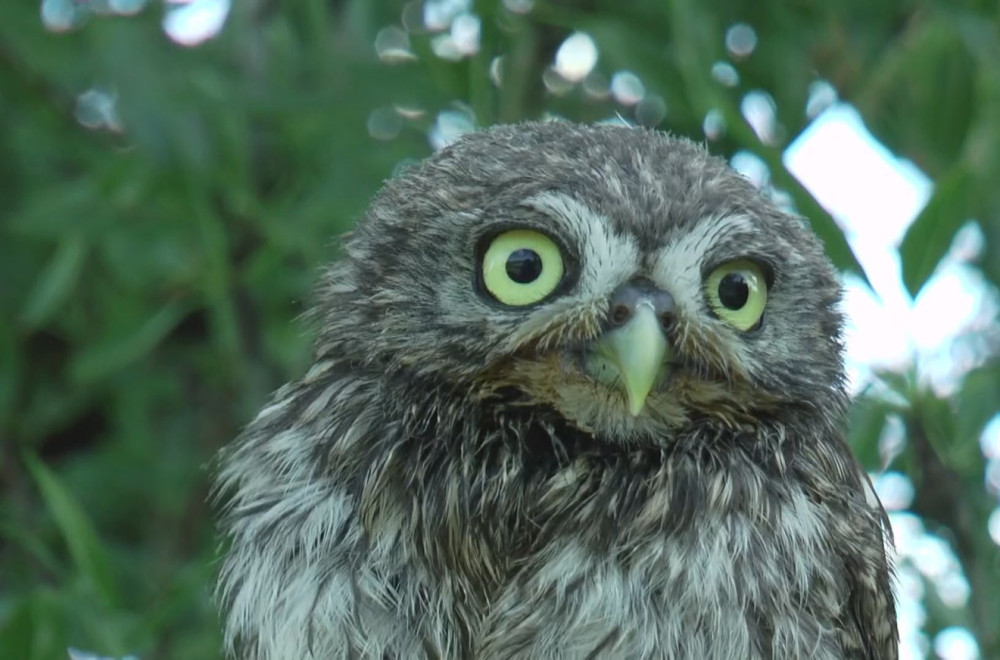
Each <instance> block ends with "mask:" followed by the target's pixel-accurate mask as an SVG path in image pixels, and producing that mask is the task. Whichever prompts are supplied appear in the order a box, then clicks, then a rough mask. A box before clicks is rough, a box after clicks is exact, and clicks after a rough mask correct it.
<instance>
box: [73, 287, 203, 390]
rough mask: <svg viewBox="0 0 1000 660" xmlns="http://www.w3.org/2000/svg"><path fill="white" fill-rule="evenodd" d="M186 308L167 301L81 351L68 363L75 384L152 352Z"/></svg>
mask: <svg viewBox="0 0 1000 660" xmlns="http://www.w3.org/2000/svg"><path fill="white" fill-rule="evenodd" d="M188 309H190V306H189V304H187V303H186V302H184V301H171V302H168V303H166V304H164V305H163V306H161V307H160V308H159V309H157V310H156V311H155V312H154V313H153V314H152V315H151V316H150V317H149V318H148V319H147V320H146V321H145V322H143V323H141V324H139V325H138V326H134V327H131V328H128V330H127V332H125V333H123V334H122V335H121V336H116V337H113V338H110V339H106V340H105V341H104V342H103V343H101V344H99V345H97V346H94V347H91V348H87V349H84V350H82V351H80V354H79V355H78V356H77V357H75V358H74V360H73V362H72V364H71V365H70V377H71V378H72V380H73V381H74V382H76V383H79V384H87V383H91V382H94V381H97V380H101V379H102V378H106V377H107V376H108V375H110V374H112V373H114V372H115V371H118V370H120V369H123V368H124V367H126V366H128V365H129V364H130V363H132V362H135V361H136V360H138V359H140V358H141V357H142V356H144V355H146V354H148V353H149V352H150V351H152V350H153V348H155V347H156V345H157V344H158V343H159V342H160V341H162V340H163V338H164V337H166V336H167V333H169V332H170V330H171V329H173V327H174V326H176V325H177V323H178V322H179V321H180V320H181V318H183V317H184V314H185V313H186V312H187V310H188Z"/></svg>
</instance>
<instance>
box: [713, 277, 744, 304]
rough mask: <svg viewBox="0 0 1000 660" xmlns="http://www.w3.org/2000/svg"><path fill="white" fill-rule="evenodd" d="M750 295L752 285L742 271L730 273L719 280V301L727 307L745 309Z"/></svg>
mask: <svg viewBox="0 0 1000 660" xmlns="http://www.w3.org/2000/svg"><path fill="white" fill-rule="evenodd" d="M749 297H750V286H749V285H748V284H747V281H746V278H745V277H743V274H742V273H729V274H728V275H726V276H725V277H723V278H722V281H720V282H719V302H721V303H722V304H723V305H724V306H725V307H726V309H733V310H736V309H743V305H746V304H747V298H749Z"/></svg>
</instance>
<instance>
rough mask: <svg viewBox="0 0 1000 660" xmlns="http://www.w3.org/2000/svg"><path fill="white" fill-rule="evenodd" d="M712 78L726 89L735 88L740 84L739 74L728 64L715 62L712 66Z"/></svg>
mask: <svg viewBox="0 0 1000 660" xmlns="http://www.w3.org/2000/svg"><path fill="white" fill-rule="evenodd" d="M712 77H713V78H715V79H716V80H718V81H719V82H720V83H721V84H723V85H725V86H726V87H736V85H738V84H739V82H740V74H738V73H737V72H736V69H735V68H734V67H733V65H732V64H730V63H729V62H716V63H715V64H713V65H712Z"/></svg>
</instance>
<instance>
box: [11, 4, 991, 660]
mask: <svg viewBox="0 0 1000 660" xmlns="http://www.w3.org/2000/svg"><path fill="white" fill-rule="evenodd" d="M998 63H1000V14H998V5H997V3H996V2H986V1H985V0H982V1H979V0H949V1H945V0H938V1H935V0H905V1H904V0H891V1H890V0H886V1H883V2H871V1H870V0H843V1H839V2H811V1H809V0H783V1H779V0H771V1H767V2H755V3H749V2H735V1H732V0H730V1H724V0H630V1H629V2H622V1H621V0H580V1H575V2H574V1H570V0H562V1H560V0H502V1H501V0H426V1H424V2H421V1H419V0H413V1H410V2H401V1H399V2H396V1H390V0H385V1H372V0H295V1H294V2H293V1H292V0H284V1H282V0H243V1H242V2H238V3H234V2H231V0H188V1H184V0H166V1H165V2H164V1H161V0H44V1H43V2H41V3H40V4H39V3H38V2H37V1H35V2H31V1H27V0H26V1H18V2H6V3H5V4H4V9H3V20H2V21H0V122H2V123H0V658H4V659H8V658H9V659H15V660H21V659H49V658H65V657H67V648H74V649H82V650H86V651H88V652H91V653H96V654H100V655H108V656H116V657H120V656H125V655H129V654H134V655H137V656H139V657H141V658H143V659H144V660H146V659H149V660H152V659H160V658H163V659H167V658H169V659H173V658H178V659H181V658H217V657H218V656H219V653H218V645H219V631H218V621H217V619H216V616H215V614H214V610H213V607H212V606H211V602H210V584H211V579H212V575H213V572H214V570H215V564H214V559H213V558H214V556H215V552H216V546H217V542H216V539H215V538H214V536H213V529H212V524H211V517H210V512H209V508H208V506H207V504H206V496H207V483H208V473H207V469H206V466H207V464H208V463H209V461H210V460H211V458H212V456H213V455H214V454H215V452H216V451H217V450H218V449H219V447H220V446H221V445H223V444H224V443H226V442H227V441H229V440H230V439H231V438H233V437H234V436H235V435H236V433H237V432H238V430H239V429H240V427H241V425H242V424H244V423H246V422H247V421H249V420H250V419H251V418H252V417H253V415H254V414H255V412H256V410H257V409H258V408H259V407H260V406H261V405H262V404H263V403H264V401H265V398H266V397H267V395H268V393H269V392H270V391H271V390H273V389H274V388H276V387H277V386H279V385H280V384H282V383H283V382H285V381H286V380H289V379H292V378H295V377H297V375H299V374H301V373H302V372H303V371H304V369H305V368H306V366H307V364H308V361H309V355H310V341H311V336H312V329H311V328H309V327H308V326H307V324H305V323H304V322H302V321H301V320H300V319H299V318H298V317H299V315H300V314H301V313H302V312H303V311H304V310H306V309H307V307H308V305H309V301H310V298H311V287H312V283H313V281H314V279H315V277H316V275H317V271H318V268H319V267H320V266H321V264H323V263H324V262H327V261H329V260H331V259H334V258H336V255H337V250H338V248H337V242H336V236H337V235H338V234H339V233H340V232H342V231H344V230H346V229H348V228H350V227H351V226H352V224H353V223H354V222H355V220H356V219H357V218H358V217H359V215H360V214H361V213H362V211H363V209H364V207H365V205H366V203H367V201H368V200H369V198H370V197H371V196H372V195H373V193H375V191H376V190H377V189H378V188H379V186H380V185H381V182H382V181H384V180H385V179H386V178H388V177H390V176H392V175H393V173H394V172H395V171H396V170H397V169H398V168H400V167H401V166H405V165H406V164H407V163H409V162H412V161H414V160H416V159H420V158H423V157H425V156H427V155H428V154H430V153H432V152H433V151H434V150H436V149H440V148H442V147H444V146H446V145H447V144H449V143H450V142H451V141H453V140H454V139H456V137H458V136H459V135H461V134H462V133H465V132H468V131H472V130H475V129H476V128H477V127H482V126H487V125H490V124H493V123H496V122H512V121H517V120H521V119H527V118H531V119H536V118H567V119H573V120H579V121H616V122H628V123H633V124H642V125H647V126H655V127H658V128H660V129H663V130H668V131H672V132H675V133H678V134H682V135H686V136H690V137H691V138H693V139H695V140H698V141H701V142H704V143H705V144H706V145H707V146H708V148H709V149H710V150H711V151H712V152H714V153H716V154H718V155H720V156H722V157H724V158H726V159H728V160H729V161H730V162H731V163H732V165H733V167H735V168H736V169H738V170H739V171H741V172H742V173H744V174H745V175H746V176H748V177H750V178H751V179H752V180H753V181H754V182H755V183H756V184H757V185H758V186H759V187H761V188H762V189H763V190H764V191H765V192H766V193H767V194H769V195H772V196H773V197H774V198H775V199H776V200H777V201H778V203H780V204H782V205H783V206H785V207H787V208H789V209H792V210H794V211H796V212H798V213H801V214H803V215H806V216H808V217H809V218H810V220H811V221H812V223H813V226H814V228H815V229H816V231H817V233H819V234H820V236H821V237H822V238H823V240H824V241H825V243H826V247H827V251H828V253H829V255H830V257H831V258H832V259H833V260H834V262H835V263H836V264H837V265H838V267H839V268H841V269H842V270H843V272H844V282H845V287H846V291H847V295H846V297H845V309H846V311H847V313H848V314H849V317H850V327H849V329H848V337H847V340H848V362H849V368H850V373H851V385H852V388H853V391H854V393H855V396H856V403H855V406H854V408H853V411H852V416H851V431H850V438H851V442H852V444H853V445H854V448H855V450H856V452H857V454H858V455H859V456H860V458H861V459H862V461H863V462H864V464H865V465H866V467H867V468H868V470H869V471H870V473H871V474H872V475H873V479H874V481H875V484H876V486H877V488H878V491H879V493H880V495H881V496H882V498H883V500H884V502H885V504H886V506H887V507H888V508H889V509H890V510H891V517H892V524H893V528H894V531H895V534H896V539H897V545H898V549H899V579H898V599H899V609H900V622H899V626H900V633H901V636H902V642H903V648H902V651H903V657H905V658H923V657H942V658H956V659H957V658H977V657H981V658H1000V508H998V503H1000V416H998V413H1000V329H998V325H997V313H998V309H1000V297H998V293H997V285H998V284H1000V66H998ZM81 657H82V656H81Z"/></svg>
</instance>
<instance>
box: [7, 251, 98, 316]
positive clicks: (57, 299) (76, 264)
mask: <svg viewBox="0 0 1000 660" xmlns="http://www.w3.org/2000/svg"><path fill="white" fill-rule="evenodd" d="M86 254H87V247H86V243H85V242H84V240H83V239H82V238H80V237H79V236H74V237H69V238H66V239H64V240H63V241H62V242H61V243H60V244H59V249H58V250H56V253H55V254H54V255H53V256H52V259H51V260H50V261H49V264H48V266H46V267H45V271H44V272H43V273H42V275H41V276H40V277H39V278H38V280H37V281H36V282H35V286H34V287H33V288H32V290H31V293H30V294H29V295H28V302H27V304H26V305H25V307H24V309H23V310H22V311H21V323H23V324H24V325H26V326H28V327H29V328H37V327H38V326H40V325H42V324H43V323H45V322H46V321H47V320H49V319H50V318H51V317H52V315H53V314H54V313H55V312H57V311H58V310H59V307H60V306H61V305H62V304H63V302H65V301H66V299H67V298H68V297H69V295H70V294H71V293H72V292H73V288H74V287H75V286H76V283H77V281H78V280H79V277H80V270H81V268H82V266H83V263H84V257H85V256H86Z"/></svg>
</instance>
